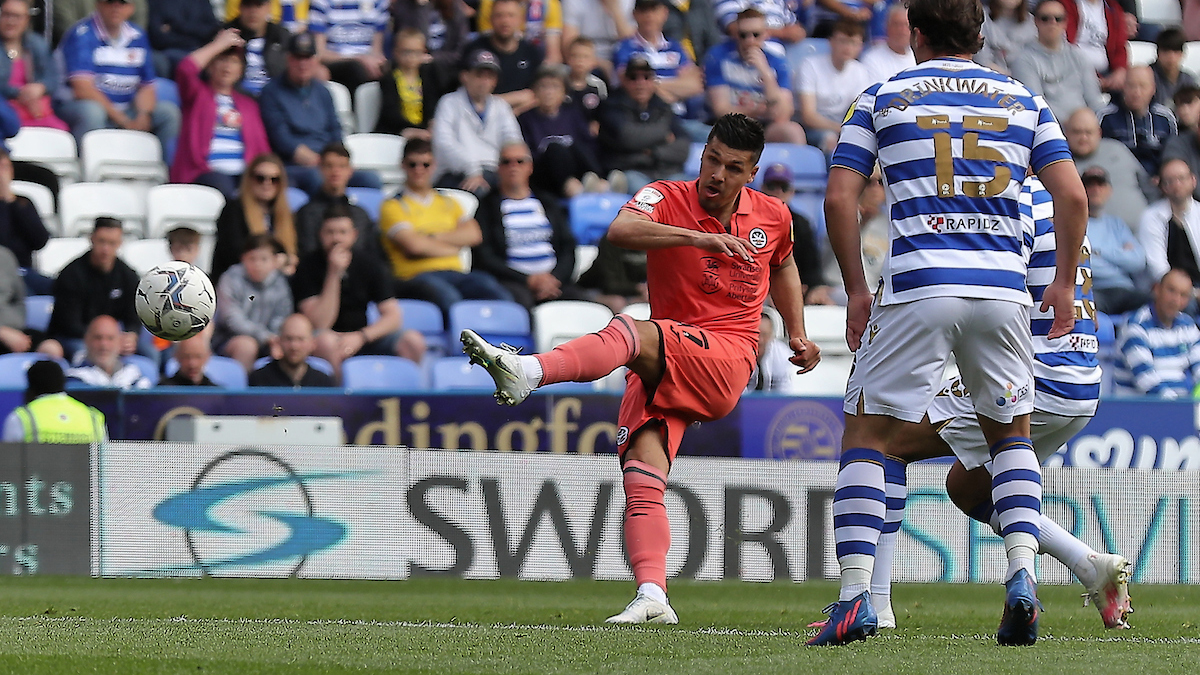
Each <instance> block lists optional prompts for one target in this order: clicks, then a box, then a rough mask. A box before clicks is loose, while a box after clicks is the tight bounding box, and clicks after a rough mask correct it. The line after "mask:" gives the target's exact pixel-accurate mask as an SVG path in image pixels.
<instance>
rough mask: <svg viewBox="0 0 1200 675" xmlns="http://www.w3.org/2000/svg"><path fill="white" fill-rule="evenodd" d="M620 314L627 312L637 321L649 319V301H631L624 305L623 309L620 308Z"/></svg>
mask: <svg viewBox="0 0 1200 675" xmlns="http://www.w3.org/2000/svg"><path fill="white" fill-rule="evenodd" d="M621 313H622V314H628V315H629V316H632V317H633V318H635V319H637V320H638V321H649V320H650V303H648V302H631V303H629V304H628V305H625V309H623V310H621Z"/></svg>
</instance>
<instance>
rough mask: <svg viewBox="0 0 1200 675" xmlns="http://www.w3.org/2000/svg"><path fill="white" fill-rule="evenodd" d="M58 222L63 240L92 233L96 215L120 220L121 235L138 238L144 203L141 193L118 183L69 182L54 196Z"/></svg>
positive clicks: (143, 229) (144, 211)
mask: <svg viewBox="0 0 1200 675" xmlns="http://www.w3.org/2000/svg"><path fill="white" fill-rule="evenodd" d="M58 198H59V203H60V204H61V205H62V207H61V209H60V210H59V214H58V215H59V220H60V221H61V222H62V234H63V236H64V237H77V236H79V235H81V234H86V233H88V232H91V231H92V225H94V224H95V223H94V221H95V220H96V218H97V217H99V216H112V217H113V218H117V219H119V220H121V221H122V222H123V223H124V225H125V227H124V229H125V232H126V233H128V234H132V235H134V236H137V237H141V236H142V234H143V232H144V231H145V226H146V202H145V200H144V199H142V196H141V194H140V193H139V192H138V191H137V190H135V189H133V188H132V187H130V186H128V185H123V184H121V183H72V184H71V185H67V186H65V187H63V189H62V190H60V191H59V193H58Z"/></svg>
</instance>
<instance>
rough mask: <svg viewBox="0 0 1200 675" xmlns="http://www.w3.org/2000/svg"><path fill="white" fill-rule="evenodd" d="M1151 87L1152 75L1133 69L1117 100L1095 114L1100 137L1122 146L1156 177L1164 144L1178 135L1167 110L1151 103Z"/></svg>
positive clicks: (1172, 115) (1173, 118) (1139, 67)
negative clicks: (1114, 141)
mask: <svg viewBox="0 0 1200 675" xmlns="http://www.w3.org/2000/svg"><path fill="white" fill-rule="evenodd" d="M1154 86H1155V85H1154V71H1152V70H1150V67H1149V66H1134V67H1132V68H1130V69H1129V72H1127V73H1126V74H1125V85H1124V86H1123V87H1122V89H1121V96H1120V98H1119V99H1114V101H1113V102H1112V103H1109V104H1108V105H1107V106H1105V107H1104V108H1103V109H1102V110H1101V111H1100V113H1099V117H1100V134H1101V135H1102V136H1104V137H1105V138H1112V139H1115V140H1118V141H1121V142H1122V143H1124V144H1125V147H1127V148H1129V150H1130V152H1132V153H1133V156H1134V157H1137V159H1138V161H1139V162H1141V163H1142V168H1144V169H1145V170H1146V173H1147V174H1149V175H1151V176H1153V175H1155V174H1157V173H1158V167H1159V165H1160V164H1161V163H1162V156H1163V148H1164V146H1166V143H1167V141H1168V140H1170V139H1171V137H1173V136H1175V135H1176V134H1177V133H1179V130H1178V128H1177V127H1176V125H1175V115H1174V114H1172V113H1171V110H1170V109H1169V108H1167V106H1165V105H1163V104H1161V103H1155V102H1154Z"/></svg>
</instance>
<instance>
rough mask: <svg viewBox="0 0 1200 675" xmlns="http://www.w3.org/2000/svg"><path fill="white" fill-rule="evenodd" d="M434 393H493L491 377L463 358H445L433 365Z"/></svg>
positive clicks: (479, 367) (493, 383)
mask: <svg viewBox="0 0 1200 675" xmlns="http://www.w3.org/2000/svg"><path fill="white" fill-rule="evenodd" d="M433 389H434V391H494V390H495V389H496V384H495V382H493V381H492V376H491V375H488V372H487V371H486V370H484V369H483V368H482V367H481V366H473V365H471V360H470V359H469V358H467V357H465V356H446V357H443V358H440V359H438V360H437V361H434V363H433Z"/></svg>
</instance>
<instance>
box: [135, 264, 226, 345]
mask: <svg viewBox="0 0 1200 675" xmlns="http://www.w3.org/2000/svg"><path fill="white" fill-rule="evenodd" d="M134 306H135V307H136V308H137V313H138V318H140V319H141V320H142V324H143V325H145V326H146V328H147V329H148V330H149V331H150V332H151V333H153V334H155V335H157V336H158V337H160V338H162V339H164V340H170V341H172V342H178V341H179V340H186V339H187V338H190V337H192V336H193V335H195V334H196V333H199V332H200V331H202V330H204V327H205V326H207V325H208V322H209V321H211V320H212V317H213V312H214V311H215V310H216V308H217V296H216V292H215V291H213V285H212V282H211V281H209V280H208V275H207V274H205V273H204V272H202V271H201V270H200V268H198V267H196V266H194V265H189V264H188V263H185V262H179V261H172V262H168V263H163V264H161V265H159V266H158V267H155V268H154V269H152V270H150V271H149V272H146V274H145V276H143V277H142V280H141V281H140V282H138V288H137V296H136V297H135V298H134Z"/></svg>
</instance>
